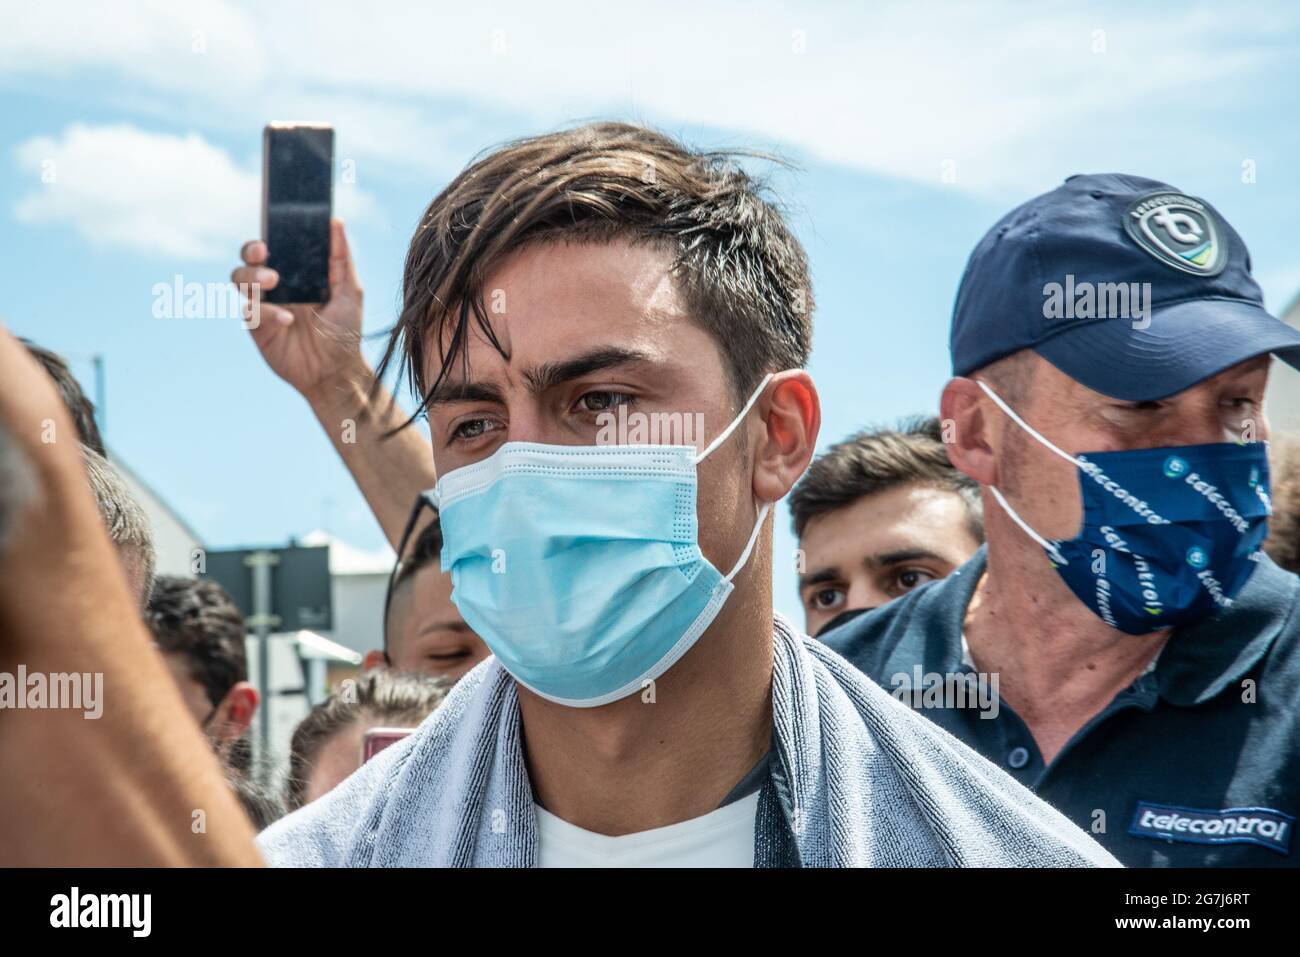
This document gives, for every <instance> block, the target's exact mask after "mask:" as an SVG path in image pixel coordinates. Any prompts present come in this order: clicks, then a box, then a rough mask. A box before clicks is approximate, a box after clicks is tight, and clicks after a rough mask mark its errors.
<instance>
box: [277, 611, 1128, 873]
mask: <svg viewBox="0 0 1300 957" xmlns="http://www.w3.org/2000/svg"><path fill="white" fill-rule="evenodd" d="M773 641H774V651H775V654H774V656H773V661H774V664H773V676H772V720H773V726H774V729H773V730H774V733H773V739H774V747H775V759H774V760H773V761H771V762H770V766H771V771H770V773H769V775H768V778H767V780H766V782H765V783H764V784H763V786H762V789H761V791H760V793H759V804H758V814H757V817H756V820H755V830H754V837H755V840H754V863H755V865H756V866H759V867H799V866H803V867H950V866H960V867H970V866H974V867H1088V866H1110V867H1115V866H1118V862H1116V860H1115V859H1114V858H1113V857H1111V855H1110V854H1108V853H1107V852H1106V851H1105V850H1103V849H1102V847H1101V846H1100V845H1099V844H1097V843H1096V842H1095V841H1093V840H1092V838H1090V837H1089V836H1088V835H1087V834H1085V833H1084V832H1083V831H1082V830H1080V829H1079V828H1078V827H1076V826H1075V825H1074V824H1073V823H1071V822H1070V821H1069V820H1067V819H1066V818H1065V817H1064V816H1063V815H1061V814H1060V813H1058V812H1057V811H1055V810H1053V809H1052V808H1051V807H1049V806H1048V805H1047V804H1045V803H1044V802H1043V801H1041V800H1039V799H1038V798H1037V797H1035V796H1034V795H1033V794H1031V793H1030V792H1029V791H1028V790H1027V789H1025V788H1024V787H1022V786H1021V785H1020V784H1019V783H1017V782H1016V781H1014V780H1012V778H1011V777H1010V776H1009V775H1007V774H1006V773H1005V772H1003V771H1001V770H1000V769H999V768H997V767H995V766H994V765H993V764H992V763H990V762H989V761H987V760H985V759H984V758H983V757H981V756H979V755H978V754H976V753H975V752H974V751H972V750H971V749H970V748H968V747H966V746H965V745H964V744H962V743H961V742H959V741H958V740H957V739H956V738H954V737H952V736H951V735H949V734H948V733H947V732H945V731H943V730H942V729H941V728H939V727H938V726H937V725H935V724H933V723H931V722H930V721H929V720H928V719H927V718H925V717H924V716H923V715H920V714H917V713H916V712H914V711H913V710H912V709H911V708H909V707H908V706H906V705H904V704H902V703H901V702H898V701H896V700H894V699H893V698H892V697H890V696H889V695H888V694H887V693H886V692H885V691H883V690H882V689H880V688H879V687H877V686H876V685H875V684H874V683H873V682H872V681H871V680H870V679H869V678H867V677H866V676H864V675H863V674H861V673H860V672H858V671H857V670H856V669H854V668H853V666H852V665H850V664H849V663H848V662H847V661H845V660H844V659H843V658H841V657H839V656H838V655H837V654H835V653H834V652H832V651H831V650H829V649H828V648H826V647H825V646H823V645H821V644H820V643H819V642H817V641H815V640H813V639H811V638H808V637H807V636H805V635H801V634H799V633H798V632H797V631H796V630H795V629H794V628H793V627H792V626H791V625H790V624H789V623H788V622H787V621H785V620H784V619H783V618H781V617H780V616H779V615H778V616H777V618H776V625H775V629H774V634H773ZM520 729H521V726H520V717H519V702H518V698H517V696H516V692H515V683H514V681H513V680H512V679H511V678H510V676H509V675H508V674H507V673H506V672H505V670H504V669H503V668H502V667H501V666H500V664H498V663H497V661H496V659H495V658H489V659H488V660H487V661H485V662H483V663H481V664H480V665H478V666H477V667H476V668H475V669H474V670H473V671H472V672H470V673H469V674H468V675H466V676H465V677H464V678H462V679H461V680H460V682H459V683H458V684H457V686H456V687H455V688H454V689H453V691H452V693H451V694H450V695H449V696H448V697H447V700H446V701H445V702H444V703H443V704H442V706H441V707H440V708H438V710H437V711H435V712H434V713H433V714H432V715H430V716H429V717H428V718H427V719H426V720H425V721H424V723H423V724H421V725H420V728H419V729H418V730H417V731H416V732H415V733H414V734H412V735H410V736H409V737H408V738H406V739H405V740H403V741H401V742H399V743H397V744H394V745H393V746H391V747H389V748H388V749H386V750H385V751H383V752H382V753H380V754H379V755H378V756H376V757H375V758H374V759H372V760H371V761H370V762H368V763H367V764H366V765H365V766H363V767H362V768H361V769H360V770H359V771H357V772H356V773H355V774H353V775H352V776H351V777H349V778H348V779H347V780H346V781H344V782H343V783H342V784H340V785H339V786H338V787H337V788H335V789H334V790H333V791H331V792H330V793H329V794H326V795H325V796H324V797H322V798H321V799H320V800H318V801H315V802H313V803H311V804H308V805H307V806H306V807H303V808H300V809H299V810H298V811H295V812H294V813H293V814H291V815H289V816H288V817H286V818H283V819H282V820H280V821H278V822H276V823H275V824H273V825H271V827H269V828H267V829H266V830H265V831H263V832H262V834H261V835H260V836H259V837H258V845H259V846H260V848H261V850H262V853H263V855H264V856H265V858H266V860H267V862H268V863H269V864H272V865H276V866H282V867H530V866H533V865H535V864H536V862H537V820H536V814H535V811H534V806H533V793H532V788H531V786H530V784H529V780H528V771H527V768H526V766H525V763H524V755H523V748H522V742H521V737H520Z"/></svg>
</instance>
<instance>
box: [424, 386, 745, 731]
mask: <svg viewBox="0 0 1300 957" xmlns="http://www.w3.org/2000/svg"><path fill="white" fill-rule="evenodd" d="M770 379H771V376H770V375H769V376H767V377H766V378H764V379H763V381H762V382H761V383H760V384H759V386H758V388H757V389H756V390H755V391H754V394H753V395H752V396H750V398H749V401H748V402H747V403H746V404H745V407H744V409H742V410H741V412H740V414H739V415H738V416H737V417H736V418H735V419H734V420H733V421H732V422H731V424H730V425H729V426H728V427H727V428H726V429H725V430H724V431H723V432H722V434H721V435H719V436H718V437H717V438H716V439H715V440H714V441H713V442H712V443H711V444H710V445H709V446H708V447H707V448H706V449H705V450H704V451H703V452H702V453H699V454H698V455H697V454H696V450H695V448H694V447H693V446H686V445H622V446H612V445H611V446H599V445H598V446H565V445H541V444H536V443H532V442H507V443H506V444H504V445H502V446H501V447H500V448H499V449H497V451H496V452H495V453H494V454H493V455H492V456H490V457H489V458H487V459H484V460H483V461H481V462H476V463H474V464H473V465H467V466H465V467H464V468H459V469H456V470H455V471H453V472H449V473H447V474H446V475H444V476H443V477H442V478H441V479H439V481H438V486H437V488H436V490H435V491H434V493H433V498H434V500H435V503H436V505H437V507H438V509H439V518H440V521H441V523H442V539H443V547H442V568H443V571H447V572H450V573H451V580H452V601H454V602H455V603H456V607H457V608H459V609H460V613H461V615H462V616H464V618H465V622H466V624H468V625H469V626H470V627H471V628H472V629H473V630H474V631H475V632H477V633H478V635H479V636H480V637H481V638H482V639H483V641H484V642H486V644H487V646H488V647H489V648H491V649H492V652H493V653H494V654H495V655H496V656H497V659H498V660H499V661H500V662H501V664H502V666H503V667H504V668H505V669H506V670H507V671H508V672H509V673H510V674H511V676H512V677H513V678H514V679H515V680H516V681H518V682H519V683H520V684H522V685H524V686H525V687H527V688H529V689H531V690H532V691H534V692H536V693H537V694H539V695H541V696H542V697H544V698H547V699H549V700H551V701H555V702H558V703H560V704H565V705H570V706H573V707H596V706H598V705H602V704H607V703H609V702H611V701H617V700H618V699H620V698H623V697H626V696H627V695H630V694H634V693H636V692H638V691H641V690H642V689H643V688H644V687H645V686H646V683H648V682H650V681H653V680H654V679H655V678H657V677H659V676H660V675H662V674H663V673H664V672H665V671H667V670H668V669H669V668H671V667H672V666H673V664H675V663H676V662H677V661H678V660H679V659H680V658H681V657H682V655H684V654H686V652H687V651H689V650H690V648H691V646H692V645H694V644H695V642H696V641H697V640H698V639H699V637H700V635H701V634H703V633H704V630H705V629H706V628H708V627H709V625H710V624H711V623H712V622H713V620H714V619H715V618H716V617H717V615H718V612H719V611H720V610H721V609H722V606H723V604H724V603H725V602H726V600H727V597H728V596H729V595H730V594H731V592H732V581H733V579H734V578H735V576H736V574H737V573H738V572H739V571H740V570H741V569H742V568H743V567H744V566H745V563H746V562H747V561H748V559H749V556H750V554H751V553H752V552H753V549H754V544H755V542H756V541H757V540H758V534H759V532H760V531H761V530H762V527H763V521H764V519H766V517H767V513H768V511H769V510H770V508H771V504H770V503H767V504H763V505H762V507H761V508H758V509H757V519H756V521H755V523H754V528H753V531H752V532H751V533H750V536H749V541H748V543H747V544H746V546H745V548H744V551H743V552H742V553H741V555H740V557H739V559H738V560H737V561H736V563H735V565H734V567H732V569H731V570H730V572H728V573H727V574H725V575H723V574H722V573H720V572H719V571H718V570H717V569H716V568H714V567H713V565H712V564H710V563H709V561H708V560H707V559H705V557H704V555H703V554H702V553H701V551H700V546H699V542H698V537H697V520H696V511H695V506H696V489H697V482H698V478H697V473H696V467H697V466H698V465H699V463H700V462H701V461H703V459H704V458H705V456H707V455H708V454H709V453H711V452H712V451H713V450H714V449H716V448H717V447H718V446H719V445H720V444H721V443H722V442H724V441H725V440H726V439H727V437H728V436H730V435H731V433H732V431H734V430H735V429H736V427H737V426H738V425H739V424H740V423H741V422H742V421H744V419H745V416H746V415H747V414H748V413H749V410H750V409H751V408H752V407H753V404H754V402H755V401H756V400H757V399H758V397H759V395H761V394H762V391H763V389H764V387H765V386H766V385H767V383H768V381H769V380H770Z"/></svg>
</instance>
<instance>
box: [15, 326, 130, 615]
mask: <svg viewBox="0 0 1300 957" xmlns="http://www.w3.org/2000/svg"><path fill="white" fill-rule="evenodd" d="M18 341H19V342H21V343H22V345H23V347H24V348H25V349H26V350H27V354H28V355H30V356H31V357H32V358H33V359H35V360H36V361H37V362H39V363H40V366H41V368H42V369H44V370H45V373H46V375H48V376H49V377H50V379H51V380H52V381H53V382H54V386H55V388H56V389H57V390H58V394H59V398H60V399H62V400H63V405H64V408H65V409H66V410H67V412H68V414H69V415H70V416H71V418H72V424H73V427H74V428H75V430H76V434H77V438H78V440H79V441H80V444H81V448H82V461H83V463H84V465H85V467H86V474H87V476H88V477H89V479H90V487H91V490H92V491H93V492H94V493H95V501H96V502H97V503H98V505H99V511H100V514H101V515H102V516H103V518H104V522H105V524H107V526H108V531H109V537H110V538H111V539H112V540H113V543H114V544H115V545H117V551H118V554H119V555H120V556H121V558H122V564H123V566H124V567H125V568H126V573H127V578H128V580H129V581H130V584H131V589H132V591H133V592H134V593H135V594H136V595H138V596H139V598H140V602H141V604H143V603H144V601H145V599H146V598H147V597H148V595H149V587H150V583H151V582H152V580H153V569H154V563H155V556H154V544H153V531H152V529H151V528H150V526H149V519H148V517H147V516H146V515H145V513H144V510H143V509H141V508H140V506H139V504H138V503H137V502H136V501H135V499H134V498H133V497H132V496H131V492H130V491H129V490H128V489H127V487H126V484H125V483H124V482H123V481H122V477H121V476H120V475H119V474H118V472H117V469H115V468H114V467H113V465H112V464H111V463H110V462H109V461H108V452H107V450H106V449H105V447H104V438H103V436H102V435H101V434H100V432H99V426H98V425H97V424H96V422H95V407H94V405H93V404H92V403H91V401H90V400H89V399H88V398H86V393H85V392H84V391H82V388H81V386H80V384H79V383H78V382H77V379H76V377H75V376H73V374H72V370H71V369H69V368H68V363H67V362H66V361H65V360H64V358H63V357H62V356H60V355H58V354H57V353H54V352H51V351H50V350H49V349H46V348H44V347H43V346H38V345H36V344H35V343H34V342H30V341H29V340H27V339H19V340H18ZM58 438H59V436H58V433H57V431H56V432H55V433H54V434H53V435H52V436H49V435H47V433H46V431H45V429H44V428H42V439H43V440H44V441H47V442H49V441H58Z"/></svg>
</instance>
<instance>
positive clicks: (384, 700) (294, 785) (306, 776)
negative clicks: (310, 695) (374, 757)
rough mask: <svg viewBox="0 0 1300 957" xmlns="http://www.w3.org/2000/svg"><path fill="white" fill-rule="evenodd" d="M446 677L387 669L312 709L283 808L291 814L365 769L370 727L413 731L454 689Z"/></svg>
mask: <svg viewBox="0 0 1300 957" xmlns="http://www.w3.org/2000/svg"><path fill="white" fill-rule="evenodd" d="M451 686H452V681H451V680H450V679H448V678H445V677H444V678H433V677H428V676H426V675H421V674H399V673H397V672H395V671H390V670H388V669H386V668H376V669H372V670H370V671H366V672H364V673H363V674H362V675H361V676H360V677H359V678H356V679H349V680H348V681H346V682H344V683H343V685H342V686H341V687H340V688H339V689H338V690H336V691H335V692H334V693H333V694H331V695H330V696H329V698H327V699H326V700H325V701H322V702H321V703H320V704H318V705H316V707H314V708H312V710H311V713H310V714H308V715H307V717H305V718H303V719H302V721H301V722H299V724H298V727H296V728H295V729H294V732H293V742H292V744H291V746H290V750H289V777H288V780H287V781H286V783H285V794H284V803H285V806H286V808H287V809H288V810H290V811H293V810H296V809H297V808H300V807H302V806H303V805H304V804H308V803H310V802H312V801H314V800H316V799H317V798H319V797H320V796H321V795H322V794H326V793H328V792H329V791H332V790H333V789H334V788H335V787H337V786H338V785H339V784H340V783H341V782H342V781H343V780H344V779H346V778H347V777H348V776H349V775H350V774H352V772H353V771H355V770H356V769H357V768H359V767H361V764H362V747H363V742H364V739H365V734H366V732H367V731H369V730H370V729H371V728H414V727H416V726H417V725H419V724H420V722H421V721H423V720H424V719H425V718H426V717H428V716H429V715H430V714H431V713H432V712H433V711H434V709H435V708H437V707H438V705H440V704H442V700H443V698H445V697H446V696H447V692H448V691H449V690H450V689H451Z"/></svg>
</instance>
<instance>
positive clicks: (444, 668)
mask: <svg viewBox="0 0 1300 957" xmlns="http://www.w3.org/2000/svg"><path fill="white" fill-rule="evenodd" d="M441 552H442V529H441V528H440V526H439V525H438V519H437V517H436V516H435V517H434V518H433V520H432V521H430V522H429V523H428V524H427V525H425V526H424V528H423V530H422V531H421V532H420V534H419V535H418V536H417V537H416V539H415V544H414V545H413V546H412V547H411V549H410V551H409V552H408V554H407V557H406V559H405V560H404V561H403V562H402V563H401V566H400V567H399V568H398V571H397V575H396V576H395V577H394V579H393V586H392V589H391V590H390V593H389V597H388V608H387V610H386V619H385V622H384V647H383V650H382V651H372V652H370V653H369V654H367V655H366V662H365V667H366V668H367V670H368V669H371V668H379V667H387V668H392V669H393V670H394V671H405V672H418V673H420V674H425V675H429V676H430V677H431V678H451V679H453V680H454V679H456V678H460V677H461V676H462V675H464V674H465V673H466V672H468V671H469V670H470V669H471V668H473V667H474V666H475V665H476V664H478V663H479V662H480V661H482V660H483V659H484V658H486V657H487V656H488V655H490V654H491V653H492V652H491V651H489V650H488V647H487V645H485V644H483V639H481V638H479V636H478V635H476V634H474V632H473V630H472V629H471V628H470V627H469V625H467V624H465V619H464V618H462V617H461V614H460V611H459V610H458V609H457V608H456V605H455V603H454V602H453V601H452V600H451V576H450V575H448V574H447V573H446V572H444V571H443V570H442V567H441V564H440V562H439V555H440V553H441Z"/></svg>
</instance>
